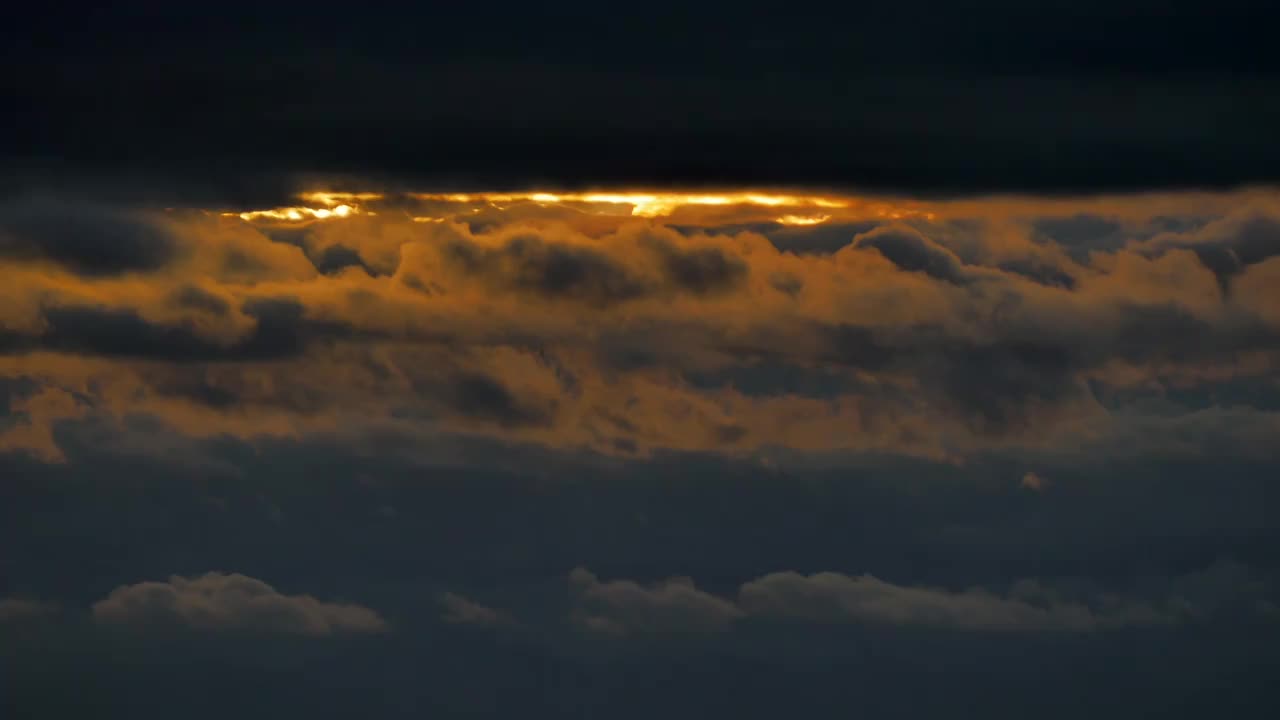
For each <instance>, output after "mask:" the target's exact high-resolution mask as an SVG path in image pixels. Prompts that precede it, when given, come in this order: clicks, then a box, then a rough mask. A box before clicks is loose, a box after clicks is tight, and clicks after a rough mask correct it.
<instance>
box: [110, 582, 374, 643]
mask: <svg viewBox="0 0 1280 720" xmlns="http://www.w3.org/2000/svg"><path fill="white" fill-rule="evenodd" d="M93 617H94V619H95V620H97V621H98V622H100V623H104V624H109V625H126V626H148V625H170V624H172V625H179V626H185V627H189V628H193V629H196V630H208V631H224V630H248V631H259V632H271V633H287V634H299V635H333V634H339V633H380V632H385V631H386V630H387V629H388V626H387V623H386V621H384V620H383V619H382V618H381V617H380V616H379V615H378V613H376V612H374V611H373V610H370V609H369V608H366V607H362V606H360V605H346V604H339V603H327V602H321V601H319V600H317V599H315V598H314V597H312V596H310V595H285V594H282V593H280V592H279V591H277V590H276V589H275V588H273V587H271V586H270V585H268V584H266V583H264V582H262V581H261V580H256V579H254V578H251V577H247V576H244V575H240V574H237V573H218V572H210V573H206V574H204V575H201V576H199V577H195V578H185V577H179V576H176V575H175V576H172V577H170V578H169V579H168V580H167V581H165V582H141V583H137V584H136V585H122V586H120V587H118V588H116V589H115V590H112V591H111V592H110V593H109V594H108V595H107V596H106V597H105V598H103V599H102V600H99V601H98V602H96V603H94V604H93Z"/></svg>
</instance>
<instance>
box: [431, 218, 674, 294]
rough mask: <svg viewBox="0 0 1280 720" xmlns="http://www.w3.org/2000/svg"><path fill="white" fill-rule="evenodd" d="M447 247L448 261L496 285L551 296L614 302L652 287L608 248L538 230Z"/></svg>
mask: <svg viewBox="0 0 1280 720" xmlns="http://www.w3.org/2000/svg"><path fill="white" fill-rule="evenodd" d="M443 252H444V256H445V259H446V261H447V262H449V263H450V264H452V265H454V266H455V267H457V268H459V269H461V270H463V271H464V272H466V273H467V274H469V275H473V276H476V277H479V278H482V279H484V280H485V281H486V282H488V283H490V284H492V285H494V286H496V287H501V288H505V289H509V290H515V291H520V292H526V293H530V294H533V295H537V296H539V297H544V298H548V299H563V300H578V301H582V302H587V303H593V304H597V305H612V304H616V303H619V302H624V301H627V300H633V299H636V298H638V297H641V296H643V295H645V294H646V293H648V292H649V291H650V289H651V288H649V287H648V285H647V283H645V282H644V280H643V279H642V278H640V277H638V276H636V275H634V274H632V272H631V271H630V270H628V269H627V268H626V267H625V266H624V265H622V264H620V263H618V262H617V261H615V260H613V259H612V258H610V257H608V256H607V255H605V254H603V253H600V252H597V251H595V250H592V249H589V248H579V247H571V246H567V245H562V244H557V243H551V242H547V241H545V240H543V239H542V238H540V237H538V236H536V235H520V236H517V237H514V238H511V239H510V240H508V241H507V242H506V244H505V245H503V246H502V247H501V248H493V249H491V248H485V247H481V246H479V245H477V244H475V243H472V242H469V241H466V240H454V241H452V242H449V243H447V244H446V245H445V246H444V248H443Z"/></svg>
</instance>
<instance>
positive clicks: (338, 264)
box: [314, 245, 377, 275]
mask: <svg viewBox="0 0 1280 720" xmlns="http://www.w3.org/2000/svg"><path fill="white" fill-rule="evenodd" d="M314 262H315V266H316V270H319V271H320V272H321V273H324V274H325V275H333V274H335V273H338V272H340V271H342V270H345V269H346V268H349V267H358V268H361V269H362V270H364V271H365V272H367V273H369V274H370V275H376V274H377V273H376V272H375V271H374V270H372V269H371V268H370V267H369V266H368V265H366V264H365V262H364V260H363V259H361V257H360V253H358V252H356V251H355V250H353V249H351V248H349V247H347V246H345V245H330V246H329V247H327V248H325V249H324V250H322V251H321V252H320V253H319V255H318V256H317V257H316V258H315V259H314Z"/></svg>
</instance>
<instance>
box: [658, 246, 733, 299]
mask: <svg viewBox="0 0 1280 720" xmlns="http://www.w3.org/2000/svg"><path fill="white" fill-rule="evenodd" d="M651 245H652V247H653V248H654V249H655V250H656V251H657V253H658V256H659V258H660V259H661V261H662V268H663V272H664V273H665V274H666V277H667V281H668V282H669V283H671V284H672V285H673V286H674V287H675V288H676V289H678V290H682V291H684V292H688V293H691V294H693V295H713V294H716V293H721V292H726V291H729V290H732V289H734V288H736V287H738V286H739V285H740V284H741V283H742V281H743V280H745V279H746V277H747V274H748V267H747V264H746V263H745V262H743V261H742V259H741V258H738V257H734V256H732V255H730V254H728V253H726V252H725V251H724V250H721V249H720V248H715V247H698V248H691V249H684V248H679V247H676V246H675V245H672V244H670V243H666V242H663V241H659V240H653V241H652V243H651Z"/></svg>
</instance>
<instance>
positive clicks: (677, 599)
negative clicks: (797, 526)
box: [569, 560, 1274, 634]
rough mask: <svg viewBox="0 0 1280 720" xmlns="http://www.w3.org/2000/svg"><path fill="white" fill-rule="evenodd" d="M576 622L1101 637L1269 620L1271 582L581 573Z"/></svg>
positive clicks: (1217, 575) (1216, 576)
mask: <svg viewBox="0 0 1280 720" xmlns="http://www.w3.org/2000/svg"><path fill="white" fill-rule="evenodd" d="M569 581H570V586H571V587H572V588H573V589H574V590H575V591H576V592H577V593H578V600H579V606H578V608H577V610H576V611H575V612H576V616H577V618H578V619H579V621H580V622H581V623H582V624H583V625H584V626H585V627H587V628H589V629H591V630H595V631H600V632H609V633H619V634H621V633H629V632H673V631H694V630H724V629H727V628H728V627H730V626H731V625H732V624H733V623H735V622H737V621H741V620H746V619H752V618H754V619H762V620H763V619H773V620H786V621H799V622H817V623H856V624H864V625H881V626H903V627H919V628H929V629H935V630H957V631H979V632H1058V631H1068V632H1094V631H1105V630H1115V629H1121V628H1133V627H1149V626H1160V625H1171V624H1180V623H1185V622H1193V621H1196V620H1204V619H1208V618H1212V617H1220V616H1222V615H1223V614H1226V613H1231V614H1233V615H1234V616H1236V617H1245V616H1250V615H1252V616H1260V617H1268V616H1269V614H1270V613H1271V612H1272V610H1273V608H1274V603H1273V602H1271V600H1270V599H1269V592H1270V587H1271V586H1270V585H1269V584H1268V582H1267V581H1266V580H1265V578H1263V577H1262V576H1260V575H1259V574H1257V573H1256V572H1254V571H1252V570H1251V569H1250V568H1248V567H1247V566H1244V565H1241V564H1239V563H1235V562H1232V561H1229V560H1219V561H1218V562H1215V563H1214V564H1213V565H1211V566H1209V567H1208V568H1206V569H1204V570H1202V571H1198V572H1194V573H1190V574H1188V575H1183V576H1178V577H1174V578H1171V579H1166V580H1164V581H1161V582H1157V583H1155V584H1154V586H1153V587H1141V588H1135V589H1133V590H1132V591H1130V592H1128V593H1126V594H1118V593H1115V592H1106V591H1103V590H1101V589H1098V588H1096V587H1094V586H1092V585H1091V584H1089V583H1084V584H1081V583H1079V582H1078V581H1070V580H1062V581H1056V582H1044V581H1040V580H1035V579H1024V580H1018V581H1016V582H1013V583H1010V584H1009V585H1008V587H1007V589H1006V590H1004V591H997V590H994V589H989V588H984V587H970V588H965V589H959V590H952V589H947V588H940V587H927V586H910V585H898V584H895V583H891V582H887V581H884V580H881V579H879V578H877V577H874V576H872V575H865V574H864V575H846V574H843V573H838V572H819V573H814V574H810V575H805V574H802V573H798V572H793V571H785V572H775V573H770V574H767V575H764V576H762V577H759V578H756V579H754V580H751V581H748V582H746V583H743V584H742V585H741V586H739V587H738V589H737V594H736V597H734V598H727V597H721V596H719V595H715V594H712V593H709V592H705V591H703V590H699V589H698V588H697V586H696V585H695V584H694V582H693V580H691V579H689V578H681V577H677V578H670V579H667V580H663V581H659V582H656V583H653V584H651V585H642V584H640V583H636V582H633V581H630V580H611V581H607V582H603V581H601V580H599V579H598V578H597V577H596V576H595V575H593V574H592V573H591V572H589V571H587V570H585V569H583V568H578V569H576V570H574V571H573V573H571V574H570V577H569Z"/></svg>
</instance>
